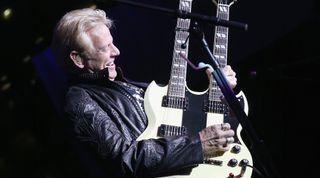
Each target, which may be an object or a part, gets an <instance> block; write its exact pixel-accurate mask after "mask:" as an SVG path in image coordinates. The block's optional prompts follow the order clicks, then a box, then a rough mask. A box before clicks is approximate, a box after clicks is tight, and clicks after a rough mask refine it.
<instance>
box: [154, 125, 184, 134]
mask: <svg viewBox="0 0 320 178" xmlns="http://www.w3.org/2000/svg"><path fill="white" fill-rule="evenodd" d="M187 133H188V132H187V128H186V127H183V126H182V127H180V126H172V125H166V124H161V125H160V126H159V128H158V136H160V137H164V136H172V135H186V134H187Z"/></svg>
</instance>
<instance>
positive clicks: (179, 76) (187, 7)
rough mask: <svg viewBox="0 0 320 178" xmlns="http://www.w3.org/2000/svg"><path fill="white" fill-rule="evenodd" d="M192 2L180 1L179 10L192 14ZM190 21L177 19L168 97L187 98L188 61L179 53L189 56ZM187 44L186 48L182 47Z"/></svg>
mask: <svg viewBox="0 0 320 178" xmlns="http://www.w3.org/2000/svg"><path fill="white" fill-rule="evenodd" d="M191 6H192V0H180V2H179V9H180V10H183V11H186V12H191ZM189 27H190V19H182V18H178V19H177V25H176V34H175V40H174V49H173V60H172V66H171V75H170V81H169V84H168V96H173V97H182V98H184V96H185V84H186V74H187V61H186V60H184V59H183V58H182V57H181V56H180V55H179V53H180V52H181V53H183V54H184V55H185V56H186V57H187V56H188V47H189V42H188V41H189V40H187V38H188V36H189V32H188V30H189ZM183 43H184V44H185V48H182V47H181V45H182V44H183Z"/></svg>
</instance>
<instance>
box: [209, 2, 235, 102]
mask: <svg viewBox="0 0 320 178" xmlns="http://www.w3.org/2000/svg"><path fill="white" fill-rule="evenodd" d="M229 7H230V5H228V4H221V2H220V1H219V3H218V5H217V15H216V16H217V17H218V18H220V19H223V20H229ZM213 55H214V57H215V58H216V60H218V62H219V65H220V66H219V67H220V68H223V67H224V66H226V65H227V57H228V28H227V27H223V26H216V28H215V36H214V44H213ZM210 85H211V87H210V88H209V102H210V103H212V104H213V106H212V108H216V106H215V105H217V104H214V103H216V102H220V100H221V99H220V97H221V96H222V92H221V90H220V88H219V86H218V84H217V82H216V81H215V80H214V79H213V78H212V80H211V81H210ZM218 105H219V108H220V105H221V104H220V103H219V104H218ZM221 108H225V107H221Z"/></svg>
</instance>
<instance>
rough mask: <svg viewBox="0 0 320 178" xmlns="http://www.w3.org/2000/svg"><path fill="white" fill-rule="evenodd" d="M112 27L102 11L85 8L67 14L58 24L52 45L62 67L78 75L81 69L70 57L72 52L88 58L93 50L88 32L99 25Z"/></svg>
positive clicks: (110, 21)
mask: <svg viewBox="0 0 320 178" xmlns="http://www.w3.org/2000/svg"><path fill="white" fill-rule="evenodd" d="M101 23H102V24H105V25H106V26H107V27H108V28H111V27H112V20H111V19H109V18H108V17H107V16H106V13H105V11H103V10H100V9H92V8H84V9H76V10H72V11H69V12H67V13H66V14H65V15H64V16H63V17H62V18H61V19H60V20H59V22H58V23H57V25H56V27H55V29H54V32H53V38H52V43H51V49H52V52H53V54H54V57H55V58H56V61H57V63H58V65H60V66H61V67H62V68H63V69H64V70H65V71H66V72H67V73H76V72H78V71H79V69H78V68H77V67H76V66H75V65H74V64H73V62H72V60H71V59H70V57H69V54H70V52H71V51H72V50H76V51H78V52H79V53H80V54H82V55H83V56H86V57H88V55H89V54H90V51H88V50H92V48H93V47H92V41H91V39H90V38H89V36H88V35H87V31H88V30H90V29H91V28H93V27H95V26H96V25H99V24H101Z"/></svg>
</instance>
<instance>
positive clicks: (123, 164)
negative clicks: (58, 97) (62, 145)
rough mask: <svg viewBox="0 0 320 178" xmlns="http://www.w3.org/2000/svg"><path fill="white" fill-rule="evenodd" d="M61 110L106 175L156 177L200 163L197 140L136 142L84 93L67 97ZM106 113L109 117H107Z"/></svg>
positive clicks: (162, 139)
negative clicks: (90, 149) (63, 109)
mask: <svg viewBox="0 0 320 178" xmlns="http://www.w3.org/2000/svg"><path fill="white" fill-rule="evenodd" d="M66 101H70V102H67V103H66V105H65V111H66V113H67V115H68V117H69V118H70V119H71V120H72V124H73V129H74V132H75V134H76V136H77V137H78V138H80V140H81V142H87V143H88V144H90V145H92V146H93V148H94V149H95V150H96V153H97V154H99V157H101V159H102V160H103V162H105V163H106V165H108V166H107V168H106V170H108V171H109V172H110V173H111V172H113V174H115V175H117V176H119V177H127V176H130V177H144V176H156V175H162V174H166V173H168V172H171V171H172V172H174V171H177V170H181V169H188V168H190V167H193V166H195V165H196V164H199V163H201V162H202V161H203V154H202V147H201V142H200V138H199V136H198V135H195V136H187V135H185V136H173V137H165V138H160V139H147V140H141V141H136V140H135V139H132V138H130V136H128V135H127V134H125V133H124V132H123V131H122V128H121V126H120V125H119V124H118V123H116V122H114V120H113V119H111V117H114V115H111V114H110V113H109V112H106V111H104V110H103V109H102V108H101V107H100V106H99V105H98V104H97V103H96V102H95V101H93V100H92V98H91V97H90V96H89V94H88V93H86V92H85V91H81V90H79V91H73V93H72V94H69V95H67V100H66ZM108 113H109V114H108Z"/></svg>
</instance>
